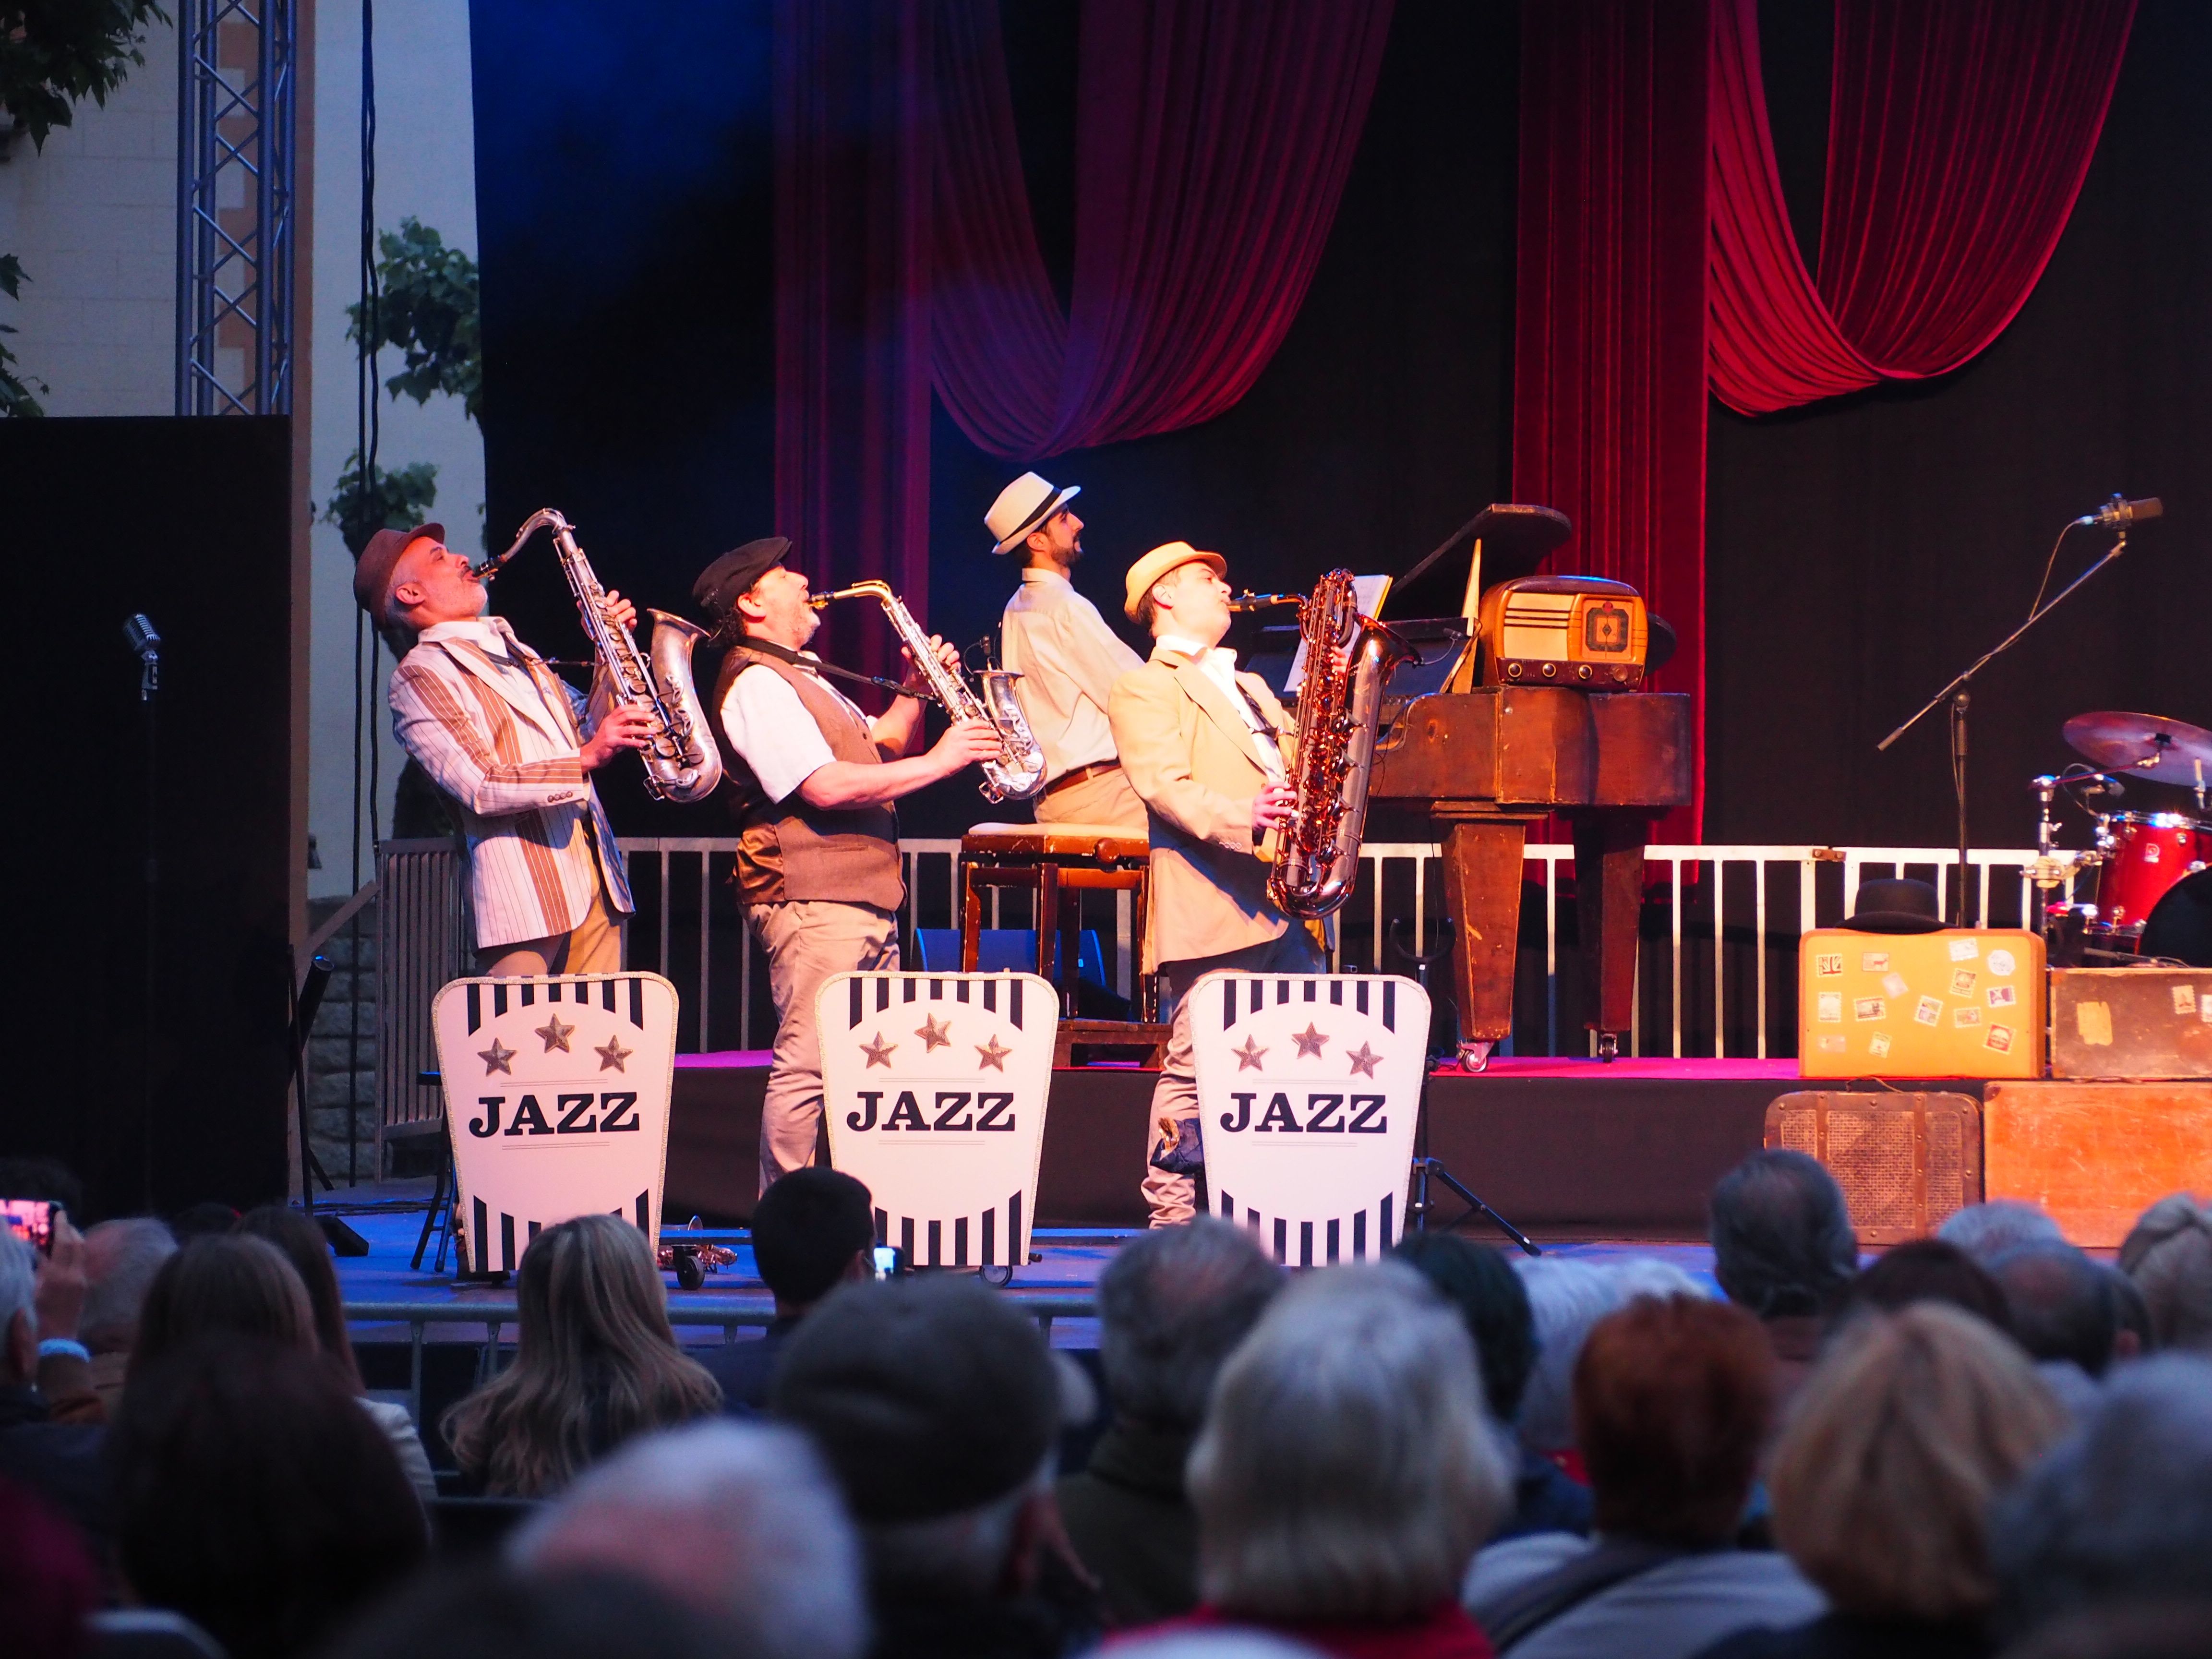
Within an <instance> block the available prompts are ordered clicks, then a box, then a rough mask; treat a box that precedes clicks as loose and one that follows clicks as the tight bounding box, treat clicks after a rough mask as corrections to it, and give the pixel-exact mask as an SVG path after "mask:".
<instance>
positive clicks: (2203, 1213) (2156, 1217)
mask: <svg viewBox="0 0 2212 1659" xmlns="http://www.w3.org/2000/svg"><path fill="white" fill-rule="evenodd" d="M2120 1267H2121V1270H2122V1271H2123V1272H2124V1273H2126V1274H2127V1275H2128V1277H2129V1278H2130V1279H2133V1280H2134V1281H2135V1283H2136V1289H2138V1290H2140V1291H2142V1295H2143V1300H2144V1302H2145V1303H2147V1304H2148V1305H2149V1308H2150V1324H2151V1329H2152V1330H2153V1331H2154V1333H2155V1334H2157V1337H2158V1346H2160V1347H2161V1348H2191V1349H2197V1350H2200V1351H2203V1350H2212V1209H2207V1208H2206V1207H2205V1206H2203V1205H2202V1204H2200V1203H2198V1202H2197V1200H2195V1199H2194V1198H2191V1196H2190V1195H2189V1194H2187V1193H2174V1194H2171V1195H2169V1196H2167V1197H2166V1198H2161V1199H2160V1200H2159V1201H2158V1202H2157V1203H2155V1204H2154V1205H2152V1206H2150V1208H2148V1210H2145V1211H2144V1212H2142V1218H2140V1219H2139V1220H2137V1221H2136V1225H2135V1230H2134V1231H2132V1232H2130V1233H2129V1235H2128V1237H2127V1242H2126V1243H2124V1244H2122V1245H2121V1246H2120Z"/></svg>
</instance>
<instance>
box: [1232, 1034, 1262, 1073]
mask: <svg viewBox="0 0 2212 1659" xmlns="http://www.w3.org/2000/svg"><path fill="white" fill-rule="evenodd" d="M1229 1052H1230V1053H1231V1054H1234V1055H1236V1056H1237V1070H1238V1071H1240V1072H1256V1071H1258V1070H1259V1069H1260V1062H1261V1060H1265V1059H1266V1058H1267V1050H1266V1049H1265V1048H1261V1046H1260V1039H1259V1038H1257V1037H1255V1036H1248V1037H1246V1038H1245V1039H1244V1046H1243V1048H1231V1050H1230V1051H1229Z"/></svg>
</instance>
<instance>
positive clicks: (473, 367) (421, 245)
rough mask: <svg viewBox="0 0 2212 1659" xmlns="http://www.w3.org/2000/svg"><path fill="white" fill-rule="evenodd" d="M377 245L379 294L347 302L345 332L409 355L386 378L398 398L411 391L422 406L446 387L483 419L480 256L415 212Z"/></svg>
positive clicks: (473, 415)
mask: <svg viewBox="0 0 2212 1659" xmlns="http://www.w3.org/2000/svg"><path fill="white" fill-rule="evenodd" d="M377 246H378V248H379V250H380V253H381V255H382V257H381V258H380V259H379V260H378V262H377V267H376V270H377V282H378V284H379V287H380V295H379V296H378V297H377V298H376V299H375V300H374V301H369V302H368V303H364V304H355V305H349V306H348V307H346V316H347V318H348V319H349V321H348V323H347V325H346V337H347V338H348V339H350V340H355V341H363V340H366V341H367V342H368V343H370V344H371V345H372V346H374V348H375V349H383V348H384V347H386V346H392V347H396V348H398V349H399V350H400V351H401V352H402V353H404V360H403V361H404V366H403V367H402V368H401V369H400V371H399V373H398V374H394V375H393V376H392V378H391V379H390V380H386V382H385V383H384V386H385V390H386V392H390V393H391V394H392V396H393V397H394V398H397V397H398V396H399V395H400V394H401V393H402V392H404V393H406V395H407V396H409V397H410V398H414V400H415V401H416V403H418V404H422V403H428V401H429V400H430V399H431V398H432V397H434V396H435V395H436V394H437V393H439V392H444V393H446V394H447V395H448V396H450V397H455V398H459V399H460V400H461V405H462V407H463V409H464V410H466V411H467V414H468V417H469V418H470V419H471V420H472V421H473V420H476V419H477V416H478V413H479V410H480V408H481V405H482V404H483V355H482V345H481V337H480V333H479V329H478V316H479V309H478V305H477V265H476V261H475V260H473V259H471V258H469V256H468V255H467V254H466V253H464V252H462V251H461V250H460V249H459V248H457V247H447V246H446V241H445V239H444V238H443V237H442V236H441V235H439V234H438V233H437V231H436V230H435V229H434V228H431V227H430V226H428V225H425V224H423V223H422V222H421V221H420V220H418V219H415V218H412V217H410V218H406V219H403V220H401V221H400V222H399V228H398V230H397V231H389V230H387V231H386V232H384V233H383V234H382V235H381V236H380V237H379V238H378V240H377ZM372 313H373V315H372Z"/></svg>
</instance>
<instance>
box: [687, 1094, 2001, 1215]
mask: <svg viewBox="0 0 2212 1659" xmlns="http://www.w3.org/2000/svg"><path fill="white" fill-rule="evenodd" d="M767 1062H768V1055H767V1054H764V1053H760V1052H757V1051H732V1052H727V1053H722V1054H687V1055H684V1056H683V1057H682V1058H680V1059H679V1060H678V1061H677V1065H676V1086H675V1095H674V1099H673V1101H672V1103H671V1126H670V1133H669V1151H668V1188H667V1196H666V1202H665V1206H664V1213H665V1214H666V1215H668V1216H671V1217H673V1218H678V1219H688V1218H690V1217H692V1216H695V1215H696V1216H698V1217H700V1218H702V1219H703V1220H705V1221H707V1222H709V1223H713V1224H717V1225H739V1224H742V1223H743V1222H744V1220H745V1218H747V1217H749V1216H750V1213H751V1211H752V1188H753V1183H754V1180H755V1176H754V1169H755V1159H756V1158H757V1151H756V1148H757V1145H758V1138H759V1134H760V1109H761V1097H762V1094H763V1091H764V1089H765V1088H766V1086H767V1081H768V1067H767ZM1156 1076H1157V1074H1156V1073H1152V1072H1148V1071H1143V1070H1139V1069H1138V1068H1137V1067H1134V1066H1077V1067H1070V1068H1066V1069H1063V1070H1060V1071H1056V1072H1054V1073H1053V1091H1052V1099H1051V1106H1050V1115H1049V1116H1048V1119H1047V1120H1046V1125H1045V1138H1044V1152H1043V1158H1042V1170H1041V1173H1040V1177H1039V1182H1038V1191H1037V1222H1038V1225H1039V1228H1040V1229H1041V1230H1042V1229H1049V1228H1069V1227H1074V1228H1116V1227H1137V1226H1142V1225H1144V1222H1145V1211H1144V1206H1143V1204H1142V1201H1141V1200H1140V1199H1139V1195H1138V1184H1139V1182H1140V1181H1141V1180H1142V1178H1143V1175H1144V1160H1145V1157H1146V1146H1147V1139H1148V1131H1149V1127H1150V1119H1151V1113H1150V1110H1149V1108H1150V1105H1151V1101H1152V1085H1153V1081H1154V1079H1155V1077H1156ZM1885 1086H1886V1085H1882V1084H1881V1083H1878V1082H1874V1081H1871V1080H1869V1081H1867V1082H1864V1083H1835V1082H1826V1083H1818V1084H1809V1083H1806V1082H1803V1081H1802V1080H1801V1079H1799V1078H1798V1076H1797V1063H1796V1060H1726V1059H1723V1060H1656V1059H1623V1060H1613V1061H1604V1060H1565V1059H1548V1058H1528V1059H1516V1058H1501V1059H1498V1060H1492V1062H1491V1064H1490V1066H1489V1067H1488V1069H1487V1070H1486V1071H1483V1072H1480V1073H1465V1072H1459V1071H1440V1072H1438V1073H1436V1074H1435V1075H1434V1077H1433V1079H1432V1080H1431V1085H1430V1111H1429V1145H1428V1151H1429V1152H1430V1153H1431V1155H1433V1156H1435V1157H1437V1158H1442V1159H1443V1162H1444V1164H1445V1167H1446V1168H1448V1169H1449V1170H1451V1172H1452V1173H1453V1174H1454V1175H1455V1176H1458V1178H1459V1179H1460V1180H1461V1181H1462V1182H1466V1183H1467V1185H1468V1186H1469V1187H1471V1188H1474V1190H1475V1191H1476V1192H1478V1193H1480V1194H1482V1196H1483V1198H1484V1199H1485V1200H1486V1201H1488V1202H1489V1203H1490V1204H1491V1205H1492V1206H1493V1207H1494V1208H1496V1209H1497V1210H1498V1212H1500V1213H1501V1214H1503V1215H1504V1216H1505V1217H1506V1218H1509V1219H1510V1220H1511V1221H1512V1222H1514V1223H1515V1225H1517V1226H1519V1227H1520V1228H1522V1230H1523V1231H1526V1232H1528V1233H1529V1234H1531V1235H1532V1236H1534V1237H1536V1238H1538V1239H1540V1240H1562V1239H1585V1240H1624V1241H1625V1240H1641V1241H1648V1242H1651V1243H1693V1242H1695V1241H1698V1240H1701V1239H1703V1238H1704V1237H1705V1194H1707V1193H1708V1192H1709V1191H1711V1188H1712V1184H1713V1182H1716V1181H1717V1180H1718V1179H1719V1178H1720V1177H1721V1176H1723V1174H1725V1173H1726V1172H1727V1171H1728V1170H1729V1169H1731V1168H1733V1167H1734V1166H1735V1164H1737V1163H1738V1162H1740V1161H1741V1159H1742V1158H1745V1157H1747V1155H1749V1154H1750V1153H1752V1152H1756V1151H1758V1150H1759V1147H1760V1146H1762V1145H1763V1144H1764V1142H1765V1124H1766V1109H1767V1107H1768V1106H1769V1105H1770V1104H1771V1103H1772V1102H1773V1101H1774V1100H1775V1098H1776V1097H1778V1096H1781V1095H1784V1094H1788V1093H1790V1092H1792V1091H1796V1090H1798V1089H1801V1088H1820V1089H1826V1090H1829V1091H1844V1090H1850V1089H1858V1088H1863V1089H1868V1090H1880V1089H1882V1088H1884V1087H1885ZM1906 1086H1908V1087H1921V1088H1925V1087H1929V1086H1931V1085H1927V1084H1918V1085H1906ZM1932 1086H1937V1087H1942V1088H1944V1089H1954V1090H1959V1091H1964V1092H1966V1093H1969V1094H1972V1095H1974V1096H1975V1097H1979V1096H1980V1094H1981V1091H1982V1086H1983V1085H1981V1084H1980V1083H1979V1082H1977V1081H1972V1080H1968V1081H1963V1082H1946V1083H1942V1084H1941V1085H1932Z"/></svg>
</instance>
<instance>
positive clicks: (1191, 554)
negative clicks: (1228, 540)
mask: <svg viewBox="0 0 2212 1659" xmlns="http://www.w3.org/2000/svg"><path fill="white" fill-rule="evenodd" d="M1187 564H1210V565H1212V567H1213V574H1215V575H1217V576H1226V575H1227V574H1229V561H1228V560H1226V559H1225V558H1223V557H1222V556H1221V555H1219V554H1218V553H1206V552H1201V551H1200V550H1198V549H1197V548H1195V547H1193V546H1192V545H1191V544H1189V543H1188V542H1163V543H1161V544H1159V545H1158V547H1156V548H1154V549H1153V550H1152V551H1151V552H1149V553H1147V554H1146V555H1145V556H1144V557H1143V558H1141V559H1139V560H1138V561H1137V562H1136V563H1134V564H1133V565H1131V566H1130V567H1129V574H1128V576H1127V578H1126V579H1125V580H1124V583H1123V586H1124V588H1125V590H1126V593H1127V597H1126V599H1125V600H1124V602H1123V604H1122V606H1121V614H1122V615H1123V616H1125V617H1127V618H1128V619H1129V620H1130V621H1131V622H1134V621H1136V620H1137V604H1138V601H1139V600H1140V599H1143V598H1144V597H1145V595H1146V594H1147V593H1149V592H1152V584H1153V583H1154V582H1156V581H1158V580H1159V579H1160V578H1161V577H1163V576H1164V575H1166V574H1168V572H1169V571H1170V570H1180V569H1181V568H1182V567H1183V566H1184V565H1187Z"/></svg>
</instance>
